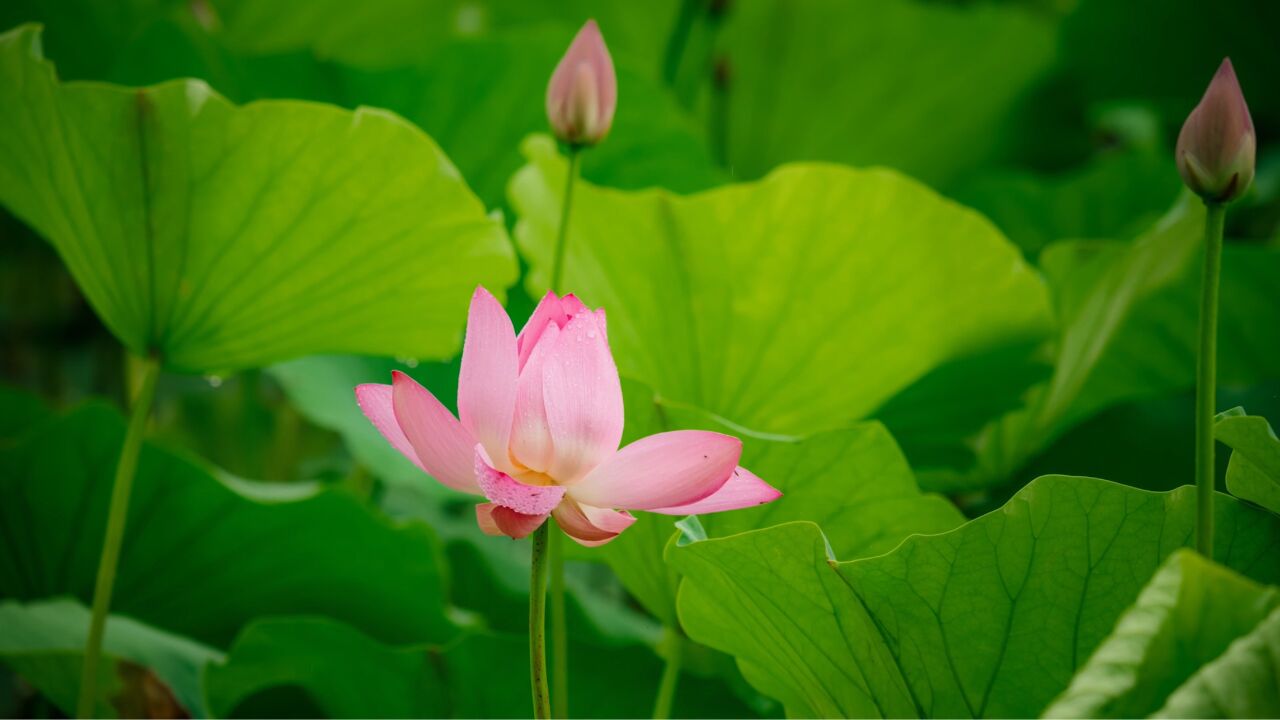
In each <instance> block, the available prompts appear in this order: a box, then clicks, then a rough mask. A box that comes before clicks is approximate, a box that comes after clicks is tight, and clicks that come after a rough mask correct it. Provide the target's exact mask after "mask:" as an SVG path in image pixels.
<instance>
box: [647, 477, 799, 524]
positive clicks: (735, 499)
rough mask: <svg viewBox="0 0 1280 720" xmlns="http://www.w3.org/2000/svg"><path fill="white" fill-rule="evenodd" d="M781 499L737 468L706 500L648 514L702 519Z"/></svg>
mask: <svg viewBox="0 0 1280 720" xmlns="http://www.w3.org/2000/svg"><path fill="white" fill-rule="evenodd" d="M780 497H782V493H781V492H779V491H778V489H777V488H775V487H773V486H772V485H770V484H769V483H767V482H765V481H763V480H761V479H760V478H759V477H756V475H755V473H752V472H751V471H750V470H748V469H746V468H744V467H739V468H736V469H734V471H733V475H730V476H729V480H728V481H726V482H725V484H724V485H721V486H720V489H719V490H717V491H715V492H714V493H712V494H710V495H708V496H707V497H705V498H703V499H701V500H699V501H697V502H692V503H689V504H687V505H675V506H672V507H665V508H652V509H650V510H649V512H655V513H662V514H664V515H705V514H706V513H713V512H722V511H724V510H737V509H739V508H745V507H752V506H753V505H764V504H765V503H771V502H773V501H774V500H777V499H778V498H780Z"/></svg>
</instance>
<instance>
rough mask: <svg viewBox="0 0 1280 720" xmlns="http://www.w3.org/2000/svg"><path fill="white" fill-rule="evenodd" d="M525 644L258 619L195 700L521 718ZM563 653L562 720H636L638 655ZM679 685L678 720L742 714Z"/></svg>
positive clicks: (213, 668) (642, 712) (642, 662)
mask: <svg viewBox="0 0 1280 720" xmlns="http://www.w3.org/2000/svg"><path fill="white" fill-rule="evenodd" d="M528 643H529V641H528V639H527V637H524V636H518V635H499V634H492V633H479V632H477V633H469V634H467V635H464V636H463V637H461V638H459V639H458V640H457V641H456V642H453V643H450V644H448V645H442V646H441V645H387V644H384V643H381V642H378V641H377V640H376V639H374V638H371V637H369V636H368V635H365V634H363V633H361V632H360V631H359V630H357V629H355V628H352V627H350V626H348V625H344V624H342V623H339V622H336V621H334V620H330V619H324V618H301V617H281V618H272V619H264V620H259V621H256V622H254V623H252V624H250V625H249V626H248V627H246V628H245V630H244V632H242V633H241V634H240V636H239V637H237V638H236V642H235V644H234V645H232V647H231V649H230V651H229V652H228V653H227V656H226V660H225V662H220V663H217V664H213V665H210V666H209V668H208V670H207V672H206V674H205V689H206V692H207V693H208V696H209V705H210V708H211V709H212V710H213V712H214V714H215V715H216V716H221V717H227V716H229V715H238V716H243V715H253V716H266V717H280V716H282V715H287V714H292V713H296V708H297V707H298V706H299V704H300V703H299V701H300V700H302V701H303V702H302V703H301V705H302V707H306V708H309V714H313V715H319V716H326V717H464V718H467V717H498V718H506V717H511V718H520V717H528V716H529V713H530V710H531V705H530V700H529V677H528V661H529V658H528V654H529V647H528ZM570 649H571V653H570V656H569V657H570V673H571V677H572V679H573V685H572V688H573V692H572V694H571V695H570V697H569V700H570V708H571V712H572V713H573V714H574V716H576V717H644V716H647V715H648V713H649V710H650V707H651V703H652V695H651V693H650V690H651V688H652V687H653V686H654V684H655V683H656V682H657V679H658V674H659V672H660V669H659V664H658V659H657V658H656V657H655V656H654V655H653V653H652V652H650V651H649V649H648V648H646V647H643V646H636V645H632V646H629V647H623V648H616V647H614V648H601V647H599V646H595V645H591V644H589V643H583V642H581V641H580V639H579V638H576V637H575V638H573V642H572V644H571V646H570ZM623 678H625V679H626V682H622V681H621V679H623ZM681 684H682V690H683V691H682V692H681V693H680V694H679V696H678V698H677V703H676V712H678V713H680V716H681V717H715V716H719V714H722V713H723V714H726V716H731V715H736V716H739V717H748V716H750V715H751V713H750V711H749V710H748V709H747V708H746V707H745V706H744V705H742V703H741V702H738V701H736V700H734V699H733V697H732V695H730V694H728V692H727V689H726V688H725V687H724V685H723V683H720V682H717V681H714V680H704V679H700V678H697V677H693V676H688V675H686V676H685V677H684V678H682V679H681ZM285 690H294V691H301V695H300V696H299V694H298V693H297V692H294V693H285V692H284V691H285ZM280 703H284V705H283V706H281V705H280Z"/></svg>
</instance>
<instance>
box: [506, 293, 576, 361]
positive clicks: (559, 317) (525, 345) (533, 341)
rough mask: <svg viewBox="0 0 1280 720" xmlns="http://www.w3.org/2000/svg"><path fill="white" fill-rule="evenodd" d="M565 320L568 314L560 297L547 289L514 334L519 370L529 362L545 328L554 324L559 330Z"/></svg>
mask: <svg viewBox="0 0 1280 720" xmlns="http://www.w3.org/2000/svg"><path fill="white" fill-rule="evenodd" d="M566 322H568V316H566V315H565V313H564V309H563V306H562V301H561V299H560V298H558V297H556V294H555V293H554V292H552V291H550V290H548V291H547V294H546V295H543V296H542V300H540V301H538V307H536V308H534V309H533V314H532V315H530V316H529V321H528V322H526V323H525V324H524V327H523V328H521V329H520V334H519V335H517V336H516V346H517V347H518V349H519V352H520V372H524V366H525V364H526V363H528V362H529V356H530V355H532V354H533V348H534V347H536V346H537V344H538V341H539V340H541V339H542V333H543V332H544V331H545V330H546V328H547V327H548V326H550V325H555V326H556V329H557V330H559V329H560V328H561V327H563V326H564V324H565V323H566Z"/></svg>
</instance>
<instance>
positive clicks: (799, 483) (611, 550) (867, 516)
mask: <svg viewBox="0 0 1280 720" xmlns="http://www.w3.org/2000/svg"><path fill="white" fill-rule="evenodd" d="M623 392H624V403H625V407H626V411H627V422H626V437H624V442H627V441H631V440H635V439H638V438H640V437H643V436H645V435H651V434H654V433H659V432H665V431H667V430H674V429H703V430H713V431H717V432H724V433H730V434H733V435H736V436H739V437H741V438H742V440H743V453H742V460H741V464H742V465H743V466H744V467H746V468H748V469H749V470H751V471H752V472H754V473H755V474H756V475H758V476H760V477H762V478H764V480H765V481H766V482H768V483H769V484H771V485H773V486H774V487H776V488H778V489H779V490H781V491H782V493H783V495H782V497H781V498H779V499H778V500H775V501H773V502H772V503H769V504H767V505H764V506H761V507H754V508H745V509H742V510H734V511H732V512H723V513H715V514H712V515H707V516H705V517H702V518H701V525H702V526H703V528H704V530H705V532H706V533H707V534H708V535H711V536H714V537H723V536H726V535H731V534H734V533H738V532H744V531H746V530H755V529H758V528H764V527H769V526H771V525H777V524H779V523H783V522H788V521H792V520H809V521H811V522H814V523H817V524H818V525H819V526H821V527H822V528H823V530H824V531H825V532H826V535H827V538H828V540H829V542H830V544H831V546H832V548H833V549H834V551H835V552H836V554H837V555H839V556H841V557H845V558H858V557H869V556H872V555H879V554H881V553H884V552H887V551H889V550H892V549H893V548H894V547H895V546H897V544H898V543H899V542H901V541H902V539H903V538H905V537H906V536H908V535H911V534H915V533H937V532H944V531H946V530H950V529H952V528H954V527H956V526H957V525H959V524H960V523H961V522H963V517H962V516H961V514H960V512H959V511H958V510H956V508H955V507H954V506H953V505H952V504H951V503H950V502H949V501H947V500H946V499H944V498H941V497H938V496H935V495H925V494H922V493H921V492H920V490H919V489H918V488H917V487H916V483H915V477H914V476H913V475H912V473H911V468H910V467H908V465H907V461H906V458H904V457H903V456H902V452H901V450H899V449H898V446H897V444H896V443H894V441H893V438H892V437H891V436H890V435H889V433H888V431H886V430H885V428H884V426H883V425H880V424H879V423H874V422H868V423H861V424H859V425H857V426H855V427H853V428H850V429H847V430H832V431H828V432H823V433H818V434H816V435H813V436H811V437H807V438H798V437H785V436H770V435H761V434H759V433H753V432H752V431H750V430H747V429H745V428H742V427H739V426H736V425H733V424H732V423H728V422H726V421H724V420H722V419H719V418H716V417H714V416H712V415H709V414H707V413H705V412H702V411H700V410H697V409H695V408H691V407H688V406H682V405H679V404H673V403H670V402H666V401H663V400H662V399H660V398H657V397H654V395H653V392H652V391H651V390H649V389H648V388H646V387H644V386H643V385H641V384H639V383H636V382H633V381H624V383H623ZM674 520H675V518H672V517H670V516H665V515H653V514H650V513H639V518H638V520H637V521H636V523H635V524H634V525H632V526H631V527H629V528H627V531H626V532H624V533H622V534H621V535H619V536H618V537H617V538H616V539H614V540H613V541H611V542H609V543H608V544H607V545H604V546H603V547H601V548H599V550H585V551H578V554H579V555H580V556H582V557H588V558H590V557H603V558H604V560H605V561H606V562H608V563H609V566H610V567H611V568H613V570H614V572H615V573H616V574H617V575H618V578H619V579H620V580H622V583H623V585H625V586H626V587H627V590H629V591H630V592H631V593H632V594H633V595H635V596H636V598H637V599H639V600H640V602H641V603H642V604H643V605H644V606H645V607H646V608H647V609H648V610H649V611H650V612H652V613H653V614H654V615H655V616H657V617H658V619H660V620H662V621H663V623H664V624H666V625H669V626H675V625H676V618H675V597H676V589H677V587H678V582H679V577H678V575H676V573H675V572H674V571H673V570H672V569H671V568H670V567H669V566H668V565H667V563H666V562H665V561H664V560H663V556H662V554H663V550H664V548H665V547H666V545H667V541H668V540H669V539H670V538H671V536H672V535H673V534H674V532H675V525H674Z"/></svg>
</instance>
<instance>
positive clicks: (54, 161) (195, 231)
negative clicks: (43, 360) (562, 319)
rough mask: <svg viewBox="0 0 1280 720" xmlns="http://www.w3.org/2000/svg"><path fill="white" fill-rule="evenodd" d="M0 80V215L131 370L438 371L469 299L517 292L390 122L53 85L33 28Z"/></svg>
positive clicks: (0, 44)
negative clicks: (341, 358)
mask: <svg viewBox="0 0 1280 720" xmlns="http://www.w3.org/2000/svg"><path fill="white" fill-rule="evenodd" d="M0 78H3V80H2V81H0V106H2V107H4V108H5V110H4V112H3V113H0V138H4V143H5V144H4V146H3V148H4V151H3V152H2V153H0V157H2V158H3V161H0V200H2V201H3V202H4V204H6V205H8V206H9V208H10V209H11V210H12V211H13V212H14V213H15V214H17V215H18V216H20V217H22V218H23V219H24V220H25V221H27V222H28V223H30V224H31V225H33V226H35V227H36V228H37V229H39V230H40V232H41V233H42V234H43V235H45V236H46V237H48V238H49V240H50V241H51V242H52V243H53V244H54V246H55V247H56V248H57V249H58V251H59V254H61V255H62V257H63V259H64V260H65V261H66V263H67V266H68V268H69V269H70V271H71V274H72V275H73V276H74V277H75V278H76V280H77V282H78V284H79V285H80V287H81V288H82V289H83V291H84V293H85V295H86V296H87V297H88V298H89V300H90V302H91V303H92V304H93V306H94V308H95V310H96V311H97V312H98V313H99V314H100V315H101V317H102V319H103V321H104V322H105V323H106V325H107V326H108V327H109V328H111V330H112V332H114V333H115V334H116V336H117V337H118V338H120V340H121V342H123V343H124V344H125V345H126V346H127V347H128V348H129V349H130V350H132V351H134V352H135V353H138V354H140V355H145V354H151V353H156V354H159V355H161V356H162V357H163V358H164V360H165V362H166V363H168V364H171V365H173V366H175V367H178V368H185V369H189V370H204V371H211V370H221V369H231V368H242V367H249V366H254V365H261V364H264V363H267V362H270V361H273V360H280V359H285V358H288V357H291V356H296V355H301V354H306V353H310V352H319V351H326V350H328V351H348V352H358V351H362V352H373V353H385V354H399V355H403V356H410V357H418V356H421V357H445V356H448V355H449V354H451V353H452V352H453V351H454V349H455V348H456V347H457V343H458V338H459V337H460V332H461V318H462V317H463V309H464V308H465V305H466V301H467V298H468V297H469V296H470V291H471V289H473V288H474V286H475V285H476V284H477V283H484V284H487V285H490V286H492V288H493V289H494V290H495V291H501V290H502V289H503V288H504V287H505V286H507V285H509V284H510V283H511V281H513V280H514V279H515V274H514V271H515V267H514V263H513V262H512V260H511V252H510V247H509V245H508V244H507V242H506V239H505V234H504V232H503V230H502V227H501V226H500V224H498V223H497V222H496V221H494V220H493V219H492V218H488V217H486V216H485V214H484V208H483V207H482V206H481V205H480V203H479V201H477V200H476V199H475V197H474V196H473V195H471V193H470V191H469V190H468V189H467V187H466V185H465V184H464V183H463V182H462V180H461V178H460V177H459V176H458V173H457V170H456V169H455V168H454V167H453V165H452V163H450V162H449V160H448V158H446V157H445V156H444V155H443V153H441V152H440V150H439V148H437V147H436V146H435V144H434V143H433V142H432V141H431V140H430V139H429V138H427V137H425V136H424V135H423V134H422V133H421V132H419V131H418V130H416V129H415V128H413V127H412V126H411V125H409V124H407V123H405V122H403V121H402V120H400V119H399V118H396V117H394V116H392V115H389V114H387V113H384V112H381V111H377V110H369V109H362V110H359V111H356V112H355V113H349V112H344V111H340V110H337V109H334V108H329V107H321V106H317V105H311V104H303V103H291V102H263V103H254V104H251V105H247V106H243V107H236V106H234V105H232V104H230V103H228V102H227V101H226V100H224V99H223V98H221V97H220V96H218V95H217V93H215V92H213V91H212V90H211V89H210V88H209V87H208V86H207V85H205V84H203V83H200V82H194V81H184V82H174V83H166V84H163V85H159V86H155V87H152V88H148V89H143V90H131V89H126V88H119V87H110V86H103V85H92V84H62V83H59V82H58V81H57V79H56V77H55V76H54V72H53V68H52V66H51V65H50V64H49V63H47V62H45V61H44V60H43V59H42V56H41V52H40V38H39V32H38V30H36V29H35V28H33V27H30V26H27V27H23V28H19V29H18V30H15V31H12V32H10V33H8V34H6V35H4V36H3V37H0ZM388 163H391V164H393V165H395V166H397V167H399V168H401V170H400V171H399V172H398V173H397V174H396V175H393V176H391V177H388V176H387V175H386V174H385V168H386V167H387V164H388ZM424 298H430V299H431V302H426V303H424V302H423V300H424Z"/></svg>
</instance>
